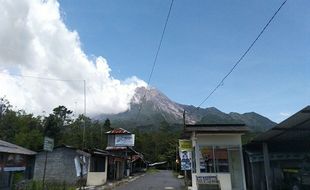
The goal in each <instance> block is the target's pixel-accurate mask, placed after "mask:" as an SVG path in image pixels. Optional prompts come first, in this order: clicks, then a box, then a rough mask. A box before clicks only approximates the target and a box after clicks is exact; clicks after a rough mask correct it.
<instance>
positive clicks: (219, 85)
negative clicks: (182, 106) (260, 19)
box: [197, 0, 287, 109]
mask: <svg viewBox="0 0 310 190" xmlns="http://www.w3.org/2000/svg"><path fill="white" fill-rule="evenodd" d="M286 2H287V0H285V1H284V2H283V3H282V4H281V5H280V7H279V8H278V9H277V11H276V12H275V13H274V14H273V15H272V17H271V18H270V19H269V20H268V22H267V24H266V25H265V26H264V27H263V29H262V30H261V31H260V33H259V34H258V36H257V37H256V38H255V40H254V41H253V42H252V43H251V45H250V46H249V47H248V48H247V49H246V51H245V52H244V53H243V54H242V56H241V57H240V58H239V59H238V61H237V62H236V63H235V64H234V66H233V67H232V68H231V69H230V70H229V72H228V73H227V74H226V75H225V76H224V77H223V78H222V80H221V81H220V82H219V83H218V84H217V86H216V87H215V88H214V89H213V90H212V91H211V92H210V94H209V95H208V96H207V97H206V98H205V99H203V101H202V102H201V103H200V104H199V105H198V106H197V109H199V108H200V106H201V105H202V104H204V103H205V102H206V101H207V100H208V99H209V98H210V97H211V96H212V94H213V93H214V92H215V91H216V90H217V89H218V88H220V87H221V86H222V85H223V84H224V81H225V80H226V78H227V77H228V76H229V75H230V74H231V73H232V72H233V71H234V70H235V69H236V67H237V66H238V65H239V63H240V62H241V61H242V60H243V58H244V57H245V56H246V55H247V54H248V52H249V51H250V50H251V49H252V47H253V46H254V44H255V43H256V42H257V40H258V39H259V38H260V37H261V35H262V34H263V33H264V32H265V30H266V29H267V27H268V26H269V24H270V23H271V22H272V20H273V19H274V18H275V16H276V15H277V14H278V12H279V11H280V10H281V9H282V7H283V6H284V5H285V3H286Z"/></svg>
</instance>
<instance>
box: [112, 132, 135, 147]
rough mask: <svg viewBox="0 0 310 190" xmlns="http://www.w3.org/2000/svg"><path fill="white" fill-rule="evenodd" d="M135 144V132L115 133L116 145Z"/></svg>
mask: <svg viewBox="0 0 310 190" xmlns="http://www.w3.org/2000/svg"><path fill="white" fill-rule="evenodd" d="M134 145H135V135H134V134H118V135H115V146H134Z"/></svg>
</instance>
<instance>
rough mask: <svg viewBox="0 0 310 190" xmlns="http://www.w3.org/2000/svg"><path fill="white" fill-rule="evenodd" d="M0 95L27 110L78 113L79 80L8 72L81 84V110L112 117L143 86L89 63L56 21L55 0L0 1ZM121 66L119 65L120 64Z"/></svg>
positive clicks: (99, 60)
mask: <svg viewBox="0 0 310 190" xmlns="http://www.w3.org/2000/svg"><path fill="white" fill-rule="evenodd" d="M0 23H1V27H0V72H1V74H0V96H1V97H3V96H6V97H7V99H8V100H9V101H10V102H11V104H12V105H14V106H16V107H17V108H19V109H25V110H26V111H28V112H34V113H37V114H40V113H41V112H42V111H46V112H50V111H51V110H52V108H54V107H56V106H58V105H65V106H67V107H69V108H70V109H74V110H75V109H76V110H77V112H78V113H82V111H83V81H75V82H72V81H62V82H60V81H48V80H36V79H32V78H21V77H17V76H14V75H13V74H22V75H30V76H33V75H34V76H41V77H50V78H62V79H78V80H83V79H85V80H86V81H87V89H86V90H87V112H88V113H90V114H93V113H118V112H122V111H125V110H127V109H128V108H129V103H130V100H131V98H132V97H133V95H134V91H135V89H136V87H139V86H146V83H145V82H144V81H142V80H140V79H138V78H137V77H135V76H133V77H130V78H128V79H126V80H125V81H121V80H117V79H115V78H113V77H112V76H111V75H110V71H111V69H110V67H109V65H108V64H107V61H106V59H104V58H103V57H101V56H98V57H96V58H95V59H90V58H88V57H87V55H86V54H85V53H84V52H83V50H82V49H81V45H80V40H79V35H78V33H77V32H76V31H70V30H69V29H68V28H67V27H66V26H65V24H64V23H63V21H62V18H61V16H60V11H59V3H58V2H57V1H56V0H50V1H46V2H43V1H41V0H18V1H16V0H14V1H12V0H0ZM124 64H125V63H124Z"/></svg>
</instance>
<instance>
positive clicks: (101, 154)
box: [86, 149, 112, 186]
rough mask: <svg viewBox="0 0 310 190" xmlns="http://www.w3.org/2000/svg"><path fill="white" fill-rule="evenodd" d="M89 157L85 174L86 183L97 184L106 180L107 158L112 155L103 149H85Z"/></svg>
mask: <svg viewBox="0 0 310 190" xmlns="http://www.w3.org/2000/svg"><path fill="white" fill-rule="evenodd" d="M87 152H88V153H89V154H90V155H91V157H90V162H89V167H88V168H89V170H88V174H87V182H86V183H87V185H90V186H99V185H103V184H105V183H106V182H107V177H108V159H109V157H111V156H112V155H111V154H110V153H109V152H108V151H105V150H100V149H91V150H88V151H87Z"/></svg>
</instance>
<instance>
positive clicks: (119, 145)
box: [106, 128, 144, 180]
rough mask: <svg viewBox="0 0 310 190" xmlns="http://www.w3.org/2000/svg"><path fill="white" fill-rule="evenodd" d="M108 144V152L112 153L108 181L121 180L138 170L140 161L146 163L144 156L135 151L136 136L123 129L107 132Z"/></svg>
mask: <svg viewBox="0 0 310 190" xmlns="http://www.w3.org/2000/svg"><path fill="white" fill-rule="evenodd" d="M106 134H107V136H108V144H107V147H106V151H108V152H110V153H111V155H112V156H111V157H109V161H108V170H109V171H108V179H109V180H119V179H122V178H123V177H125V176H129V175H130V174H131V173H132V172H133V171H135V170H137V168H134V167H135V166H137V167H141V164H140V165H139V164H137V163H138V161H139V162H141V161H144V160H143V155H142V154H141V153H139V152H137V151H135V150H134V149H133V146H134V143H135V135H134V134H132V133H130V132H129V131H127V130H125V129H123V128H117V129H113V130H111V131H108V132H106Z"/></svg>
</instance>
